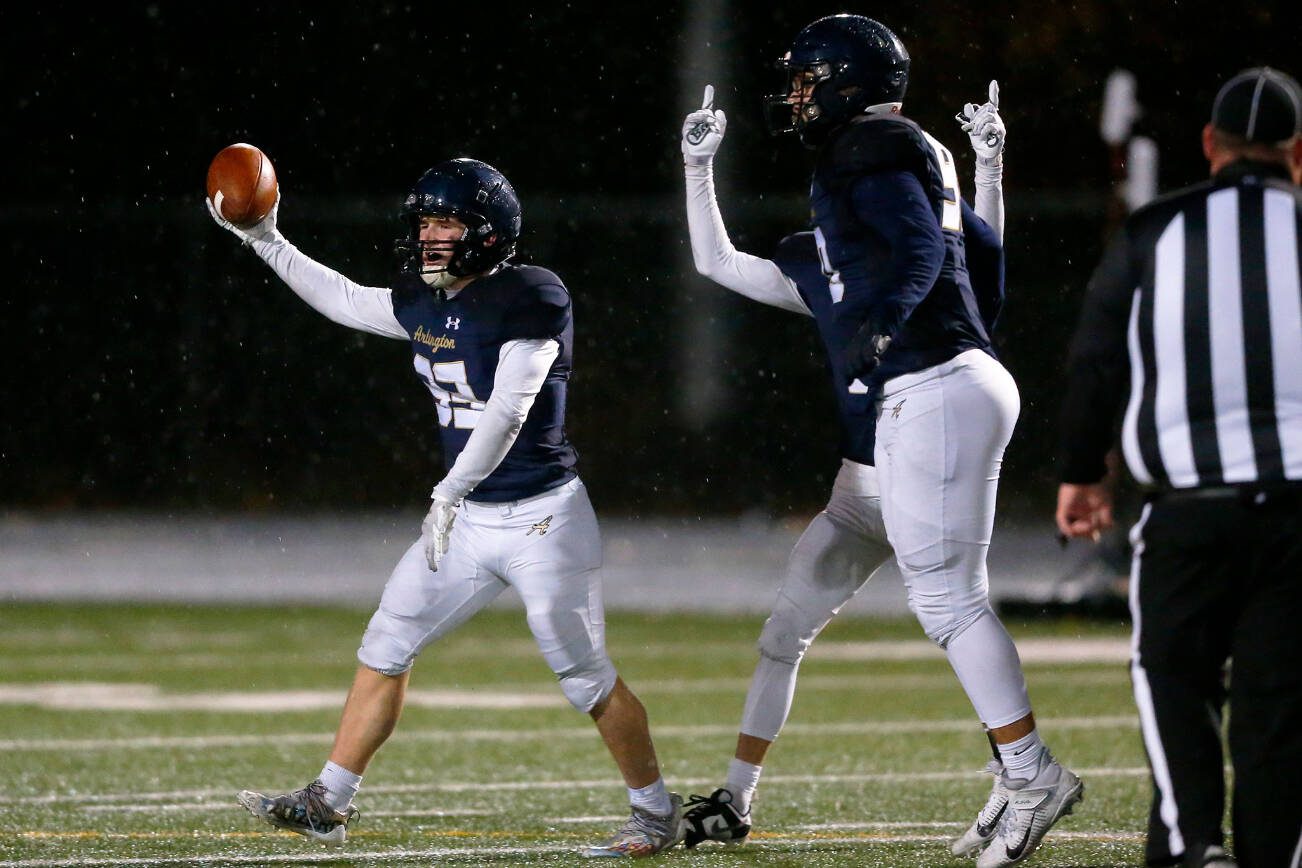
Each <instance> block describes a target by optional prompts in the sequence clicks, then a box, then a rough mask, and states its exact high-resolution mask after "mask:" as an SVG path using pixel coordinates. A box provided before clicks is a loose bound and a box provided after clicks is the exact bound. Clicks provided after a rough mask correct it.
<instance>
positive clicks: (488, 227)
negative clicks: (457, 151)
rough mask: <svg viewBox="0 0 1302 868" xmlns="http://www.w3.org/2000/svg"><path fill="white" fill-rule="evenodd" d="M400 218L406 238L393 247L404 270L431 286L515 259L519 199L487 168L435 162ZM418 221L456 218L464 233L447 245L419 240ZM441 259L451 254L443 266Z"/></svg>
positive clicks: (502, 178) (499, 175)
mask: <svg viewBox="0 0 1302 868" xmlns="http://www.w3.org/2000/svg"><path fill="white" fill-rule="evenodd" d="M399 216H400V219H401V220H402V221H403V223H404V224H406V227H407V237H406V238H401V239H399V240H397V241H395V242H394V251H395V252H396V253H397V254H398V256H399V258H400V260H401V266H402V270H403V271H405V272H409V273H412V274H419V275H421V276H422V277H424V278H425V279H426V282H427V283H430V284H431V285H438V284H442V283H444V282H447V276H448V275H451V276H452V277H466V276H467V275H471V274H482V273H484V272H486V271H490V270H491V269H492V268H494V267H495V266H497V265H499V264H501V263H503V262H505V261H506V260H507V259H509V258H511V256H513V255H514V254H515V244H516V241H518V240H519V238H520V200H519V198H517V197H516V195H515V190H514V188H512V187H511V182H510V181H508V180H506V176H505V175H503V174H502V173H501V172H499V171H497V170H496V169H494V168H493V167H492V166H490V165H488V164H487V163H481V162H480V161H478V160H471V159H468V158H466V157H461V158H458V159H455V160H447V161H445V162H442V163H439V164H438V165H437V166H435V167H434V168H432V169H430V170H429V171H428V172H426V173H425V174H424V175H422V176H421V178H420V180H419V181H417V182H416V186H415V187H413V188H412V189H411V192H410V193H408V194H407V198H406V199H404V200H403V203H402V209H401V211H400V214H399ZM422 216H431V217H455V218H456V219H458V220H460V221H461V222H462V223H464V224H465V225H466V231H465V232H464V233H463V234H462V236H461V238H459V239H454V240H451V241H422V240H421V237H420V218H421V217H422ZM444 254H450V257H449V258H447V260H446V261H445V262H444V261H441V260H443V259H444ZM435 260H439V261H435Z"/></svg>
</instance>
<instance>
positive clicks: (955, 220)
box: [922, 132, 963, 232]
mask: <svg viewBox="0 0 1302 868" xmlns="http://www.w3.org/2000/svg"><path fill="white" fill-rule="evenodd" d="M922 135H923V136H925V137H926V139H927V144H929V145H931V150H932V151H933V152H934V153H935V154H936V162H937V163H939V164H940V181H941V184H943V185H944V188H945V191H944V192H945V203H944V204H943V205H941V206H940V228H941V229H949V230H952V231H954V232H962V231H963V212H962V210H961V209H960V208H959V204H958V169H956V168H955V167H954V157H953V156H952V155H951V154H950V153H949V148H947V147H945V146H944V145H942V144H941V143H940V142H938V141H936V140H935V139H933V138H932V137H931V134H930V133H926V132H924V133H923V134H922Z"/></svg>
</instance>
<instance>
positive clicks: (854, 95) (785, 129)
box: [765, 15, 909, 148]
mask: <svg viewBox="0 0 1302 868" xmlns="http://www.w3.org/2000/svg"><path fill="white" fill-rule="evenodd" d="M777 65H778V69H779V70H781V71H782V74H783V77H784V81H783V84H784V86H785V87H786V92H785V93H783V94H780V95H773V96H770V97H768V98H767V99H766V100H765V102H766V106H767V111H766V113H767V115H768V118H769V128H770V131H772V132H774V133H776V134H781V133H789V132H795V133H798V134H799V136H800V141H801V142H802V143H804V144H805V145H806V146H807V147H811V148H814V147H818V146H819V145H821V144H822V143H823V142H824V141H826V140H827V138H828V136H829V135H830V134H831V132H832V130H834V129H836V128H837V127H839V126H841V125H843V124H846V123H849V122H851V121H853V120H854V119H855V118H856V117H857V116H859V115H862V114H864V113H866V112H874V111H877V110H880V111H898V110H899V107H900V104H901V102H902V100H903V99H904V91H905V88H906V87H907V85H908V76H909V54H908V52H907V51H906V50H905V48H904V45H903V43H901V42H900V41H899V39H898V37H896V36H895V34H894V33H892V32H891V31H890V29H888V28H887V27H886V26H885V25H883V24H881V23H879V22H877V21H873V20H872V19H871V18H864V17H863V16H861V15H830V16H827V17H825V18H820V19H819V20H817V21H815V22H813V23H812V24H810V25H808V26H807V27H805V28H804V29H803V30H801V31H800V33H799V34H797V36H796V39H795V42H794V44H793V45H792V47H791V50H790V51H789V52H787V54H786V56H785V57H784V58H783V59H782V60H780V61H778V64H777Z"/></svg>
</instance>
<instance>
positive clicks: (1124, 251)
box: [1059, 229, 1138, 485]
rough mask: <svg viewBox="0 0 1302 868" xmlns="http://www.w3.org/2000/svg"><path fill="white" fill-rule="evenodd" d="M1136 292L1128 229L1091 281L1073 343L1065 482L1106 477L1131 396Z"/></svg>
mask: <svg viewBox="0 0 1302 868" xmlns="http://www.w3.org/2000/svg"><path fill="white" fill-rule="evenodd" d="M1137 286H1138V281H1137V280H1136V278H1135V274H1134V272H1133V270H1132V267H1131V257H1130V245H1129V243H1128V241H1127V237H1126V231H1125V230H1124V229H1123V230H1121V232H1120V233H1118V236H1117V237H1116V238H1115V239H1113V241H1112V243H1111V244H1110V245H1109V247H1108V252H1107V253H1106V254H1105V255H1104V257H1103V261H1102V262H1100V263H1099V267H1098V268H1097V269H1096V270H1095V272H1094V276H1093V278H1091V280H1090V283H1089V288H1088V289H1087V290H1086V295H1085V303H1084V305H1083V306H1082V307H1081V316H1080V322H1079V324H1078V325H1077V328H1076V335H1075V337H1074V338H1073V339H1072V342H1071V349H1070V351H1069V355H1068V361H1067V382H1066V393H1065V395H1064V396H1063V402H1062V413H1061V416H1060V422H1059V425H1060V433H1059V462H1060V470H1061V481H1062V482H1068V483H1072V484H1077V485H1089V484H1092V483H1095V482H1098V481H1099V480H1101V479H1102V478H1103V477H1104V475H1105V474H1106V473H1107V465H1106V464H1105V458H1106V456H1107V453H1108V450H1109V448H1111V446H1112V440H1113V436H1114V433H1115V427H1116V420H1117V415H1118V413H1119V411H1120V409H1121V405H1122V402H1123V400H1124V399H1125V397H1126V394H1127V392H1128V390H1129V378H1130V364H1129V358H1128V356H1127V345H1126V338H1127V335H1126V332H1127V327H1128V325H1129V320H1130V310H1131V307H1132V305H1133V299H1134V296H1135V292H1136V287H1137Z"/></svg>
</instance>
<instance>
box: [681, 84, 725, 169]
mask: <svg viewBox="0 0 1302 868" xmlns="http://www.w3.org/2000/svg"><path fill="white" fill-rule="evenodd" d="M727 128H728V116H727V115H725V114H724V113H723V109H716V108H715V107H714V85H712V84H707V85H706V86H705V99H703V100H702V101H701V107H700V108H699V109H697V110H696V111H694V112H692V113H691V114H689V115H688V116H687V117H686V118H684V119H683V162H684V163H686V164H687V165H689V166H708V165H710V163H711V161H713V160H714V154H715V152H716V151H718V150H719V144H720V143H721V142H722V141H723V132H724V130H726V129H727Z"/></svg>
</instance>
